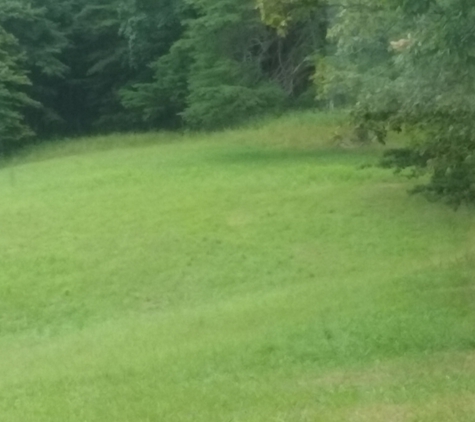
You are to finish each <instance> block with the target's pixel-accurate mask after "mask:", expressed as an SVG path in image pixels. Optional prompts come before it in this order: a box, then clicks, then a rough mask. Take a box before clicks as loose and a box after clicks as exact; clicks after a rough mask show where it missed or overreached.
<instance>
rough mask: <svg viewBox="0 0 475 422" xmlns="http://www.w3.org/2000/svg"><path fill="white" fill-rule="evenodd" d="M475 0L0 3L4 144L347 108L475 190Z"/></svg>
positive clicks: (415, 159)
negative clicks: (399, 136) (401, 137)
mask: <svg viewBox="0 0 475 422" xmlns="http://www.w3.org/2000/svg"><path fill="white" fill-rule="evenodd" d="M474 28H475V3H474V2H473V1H472V0H61V1H58V0H3V1H2V2H1V3H0V145H1V147H2V150H3V152H7V151H9V150H11V149H14V148H15V147H16V146H18V145H20V144H22V143H24V142H25V141H26V140H27V139H28V138H30V139H32V137H33V136H34V134H35V136H36V139H42V138H47V137H51V136H70V135H75V134H87V133H94V132H98V131H102V132H104V131H126V130H148V129H160V128H168V129H170V128H177V127H181V126H187V127H190V128H204V129H213V128H220V127H225V126H228V125H231V124H236V123H239V122H241V121H243V120H245V119H246V118H248V116H256V115H259V114H263V113H269V112H276V111H285V110H286V109H290V108H296V107H328V106H331V107H346V108H349V109H350V110H351V116H352V119H353V122H354V125H355V128H356V130H355V133H357V134H358V136H359V137H360V138H361V140H365V139H367V138H375V139H377V140H379V141H380V142H385V139H386V137H387V134H388V132H390V131H404V132H405V133H406V134H407V136H408V138H409V139H410V143H409V145H407V146H406V147H404V148H400V149H397V150H390V151H388V152H387V153H386V156H385V159H384V164H385V165H388V166H394V167H396V168H398V169H409V170H410V171H411V172H412V173H413V174H414V175H420V174H428V175H429V176H430V181H429V182H427V183H425V184H424V185H423V186H421V187H420V188H418V189H419V190H420V191H423V192H425V193H426V194H428V195H429V196H431V197H438V198H440V197H442V198H445V199H446V200H447V201H449V202H450V203H452V204H454V205H460V204H461V203H464V202H474V201H475V154H474V150H475V103H474V102H475V95H474V94H475V92H474V90H475V30H474Z"/></svg>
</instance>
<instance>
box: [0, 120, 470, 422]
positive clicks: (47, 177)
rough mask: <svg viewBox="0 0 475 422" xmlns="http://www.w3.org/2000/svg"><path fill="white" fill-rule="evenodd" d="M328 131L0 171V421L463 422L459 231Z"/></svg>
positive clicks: (372, 155)
mask: <svg viewBox="0 0 475 422" xmlns="http://www.w3.org/2000/svg"><path fill="white" fill-rule="evenodd" d="M335 124H336V122H335V120H334V119H333V118H331V117H329V116H323V117H318V116H315V115H312V114H306V115H295V116H289V117H286V118H281V119H280V120H277V121H268V122H266V123H261V124H255V125H253V126H250V127H248V128H245V129H242V130H239V131H228V132H225V133H217V134H212V135H205V134H189V135H176V134H175V135H173V134H160V135H140V136H139V135H129V136H121V137H119V136H110V137H105V138H95V139H86V140H81V141H75V142H62V143H55V144H50V145H47V146H43V147H41V148H36V149H31V150H29V151H28V152H25V153H23V154H22V156H21V157H19V158H17V159H15V160H14V161H11V162H9V163H4V164H3V167H2V169H1V170H0V195H1V202H0V227H1V234H0V420H1V421H2V422H29V421H32V422H33V421H34V422H65V421H68V422H70V421H71V422H75V421H77V422H162V421H166V422H175V421H176V422H182V421H190V422H191V421H193V422H214V421H216V422H228V421H229V422H271V421H274V422H297V421H298V422H314V421H321V422H333V421H342V422H343V421H345V422H346V421H355V422H359V421H362V422H363V421H385V422H391V421H396V422H403V421H420V422H425V421H427V422H437V421H441V422H450V421H457V422H464V421H466V422H473V421H474V420H475V419H474V418H475V416H474V415H475V309H474V304H475V302H474V300H475V280H474V274H475V260H474V257H475V241H474V235H475V216H474V215H473V212H471V211H469V210H463V209H462V210H459V211H458V212H457V213H455V212H453V211H452V210H450V209H447V208H445V207H444V206H442V205H439V204H431V203H428V202H426V201H424V200H423V199H422V198H419V197H413V196H408V195H407V194H406V191H407V189H408V187H409V186H410V183H411V182H409V181H408V180H406V179H404V178H402V176H396V175H394V174H392V173H391V172H389V171H386V170H382V169H379V168H377V167H375V166H373V165H372V164H374V163H375V162H376V161H377V157H378V154H379V153H380V151H379V149H378V148H376V147H366V148H341V147H338V146H335V145H332V144H331V142H329V139H330V137H331V134H332V132H333V130H334V126H335Z"/></svg>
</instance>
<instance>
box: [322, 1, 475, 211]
mask: <svg viewBox="0 0 475 422" xmlns="http://www.w3.org/2000/svg"><path fill="white" fill-rule="evenodd" d="M370 10H372V12H371V13H369V11H370ZM474 18H475V5H472V4H471V3H470V4H469V3H468V2H466V1H464V0H451V1H449V2H444V3H441V2H423V1H421V2H411V3H407V2H402V1H393V2H391V3H384V2H380V1H376V0H375V1H366V2H364V3H362V4H361V6H360V7H359V8H353V9H351V8H349V7H348V8H347V9H345V10H343V11H341V12H340V14H339V17H338V20H337V22H336V24H335V26H334V27H333V29H332V33H331V35H332V37H333V38H334V39H335V41H336V42H337V44H338V51H337V54H336V57H335V59H334V63H336V65H335V66H334V67H333V69H332V72H333V75H332V82H333V83H334V84H335V83H336V84H339V83H340V82H341V81H342V80H344V81H346V84H347V89H346V92H347V93H349V95H350V98H353V99H354V102H355V104H356V105H355V107H354V110H353V116H354V118H355V122H356V124H357V125H358V127H360V128H363V129H364V130H366V132H372V133H373V134H375V135H376V137H377V138H378V139H379V140H381V141H382V140H384V137H385V134H386V133H387V132H388V131H390V130H396V131H401V130H404V131H406V133H408V134H412V135H413V142H412V144H411V145H410V147H409V149H408V150H407V153H406V154H405V153H403V154H402V156H403V157H404V159H403V160H401V154H399V153H397V152H394V151H391V152H389V153H388V157H387V159H386V160H385V162H386V164H388V163H393V164H394V165H395V166H396V167H397V168H400V169H401V168H407V167H412V168H413V170H415V173H416V174H421V173H422V174H423V173H429V175H430V182H429V183H428V184H426V185H424V186H420V187H419V188H418V189H417V191H418V192H425V193H427V194H428V195H429V196H431V197H439V198H444V199H445V200H447V201H448V202H449V203H451V204H453V205H454V206H458V205H460V204H461V203H463V202H473V201H474V200H475V178H474V173H475V167H474V160H473V154H474V153H475V136H474V135H473V134H474V133H475V132H474V130H473V129H474V123H473V122H474V121H475V102H474V98H475V76H474V75H475V51H474V49H473V45H474V43H475V36H474V34H473V19H474ZM391 157H392V158H391Z"/></svg>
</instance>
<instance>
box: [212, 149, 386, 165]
mask: <svg viewBox="0 0 475 422" xmlns="http://www.w3.org/2000/svg"><path fill="white" fill-rule="evenodd" d="M379 155H380V153H379V152H378V151H376V150H374V149H367V148H366V149H358V150H356V149H353V150H345V149H342V148H319V149H314V150H302V149H278V150H272V149H258V148H246V149H236V150H233V151H226V152H221V153H218V154H215V155H214V156H213V157H212V160H213V161H214V162H216V161H219V162H220V163H225V164H231V165H266V164H268V165H274V164H285V163H289V164H290V163H297V162H314V163H316V164H321V165H325V164H328V165H335V164H356V165H358V164H364V163H368V162H371V163H373V162H374V163H375V162H376V161H377V159H378V157H379Z"/></svg>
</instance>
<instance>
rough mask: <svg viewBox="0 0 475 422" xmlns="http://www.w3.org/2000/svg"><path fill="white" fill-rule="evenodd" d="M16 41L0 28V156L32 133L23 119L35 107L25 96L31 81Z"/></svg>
mask: <svg viewBox="0 0 475 422" xmlns="http://www.w3.org/2000/svg"><path fill="white" fill-rule="evenodd" d="M22 58H23V56H22V54H21V51H20V48H19V46H18V43H17V41H16V39H15V38H14V37H13V36H12V35H10V34H8V33H7V32H6V31H5V30H4V29H3V28H2V27H1V26H0V155H1V154H4V153H6V152H8V151H9V150H11V149H12V148H13V147H14V146H15V145H16V144H17V143H18V142H20V141H22V140H24V139H25V138H28V137H30V136H31V135H32V134H33V133H32V131H31V130H30V129H29V128H28V126H27V124H26V123H25V119H24V117H23V112H24V111H25V109H26V108H27V107H31V106H35V105H36V103H35V102H34V101H33V100H31V99H30V98H29V97H28V96H27V95H26V93H25V88H26V87H27V86H29V85H30V81H29V79H28V77H27V75H26V71H25V69H24V67H23V65H24V63H23V60H22Z"/></svg>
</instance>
